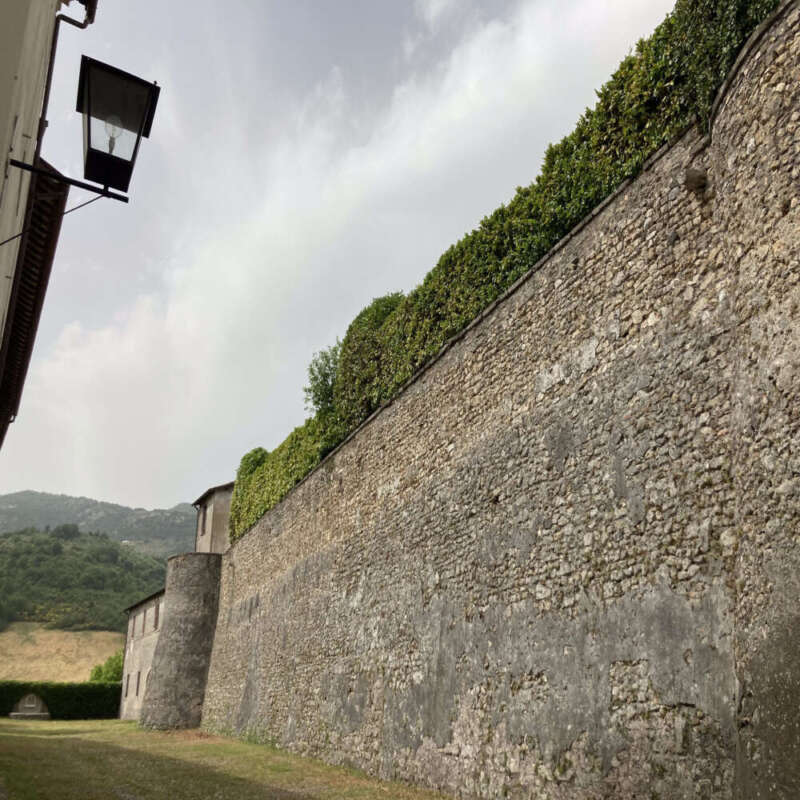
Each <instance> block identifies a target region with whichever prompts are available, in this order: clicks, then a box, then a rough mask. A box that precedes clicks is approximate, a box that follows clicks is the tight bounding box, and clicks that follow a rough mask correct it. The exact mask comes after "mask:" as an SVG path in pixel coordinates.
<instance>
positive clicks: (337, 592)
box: [162, 2, 800, 799]
mask: <svg viewBox="0 0 800 800" xmlns="http://www.w3.org/2000/svg"><path fill="white" fill-rule="evenodd" d="M797 8H798V5H797V3H796V2H792V3H788V4H787V5H786V6H784V12H783V14H782V16H781V17H780V19H779V20H778V21H776V22H775V23H774V24H773V26H772V27H771V28H770V30H769V31H768V33H767V35H766V36H764V37H763V38H762V39H760V40H759V41H758V43H757V44H755V45H754V47H753V49H752V50H751V52H750V53H749V55H748V56H747V59H746V61H745V62H744V66H743V68H742V69H741V70H740V71H739V72H738V73H737V75H736V76H735V78H734V80H733V82H732V84H731V87H730V88H729V89H728V92H727V94H726V100H725V102H724V103H723V104H722V106H721V107H720V109H719V113H718V116H717V118H716V121H715V123H714V127H713V130H712V137H711V140H710V144H709V142H708V141H707V140H703V139H701V137H700V135H699V134H698V133H696V132H689V133H687V134H686V135H685V136H684V137H683V138H682V139H681V140H680V141H679V142H677V143H676V144H674V145H673V146H672V147H671V148H669V149H668V150H666V151H665V152H663V153H660V154H658V157H657V158H655V159H653V160H652V162H651V163H650V165H649V167H648V169H647V170H646V171H645V172H644V173H643V174H642V175H641V176H640V177H639V178H638V179H637V180H636V181H635V182H633V183H632V184H630V185H628V186H625V187H623V189H622V190H621V191H620V192H618V193H617V194H616V195H615V196H614V197H613V198H612V199H611V200H610V201H609V202H608V203H607V204H605V205H604V206H603V207H601V209H599V210H598V211H597V212H595V214H594V215H592V217H591V218H590V219H589V220H588V221H587V222H586V223H585V224H584V225H582V226H581V227H580V228H579V229H578V230H577V231H575V232H574V233H573V234H572V235H571V236H570V237H568V239H567V240H565V242H563V243H562V244H561V245H560V246H559V247H558V248H556V250H555V251H554V252H553V253H552V254H551V255H550V256H548V257H547V258H546V259H545V260H544V261H543V263H542V264H540V265H539V266H538V267H537V269H535V270H534V271H533V272H532V273H531V274H529V275H528V276H526V278H525V279H523V280H522V281H520V283H519V284H518V285H517V286H516V287H514V288H513V289H512V291H511V292H510V293H509V294H508V295H507V296H506V297H505V298H504V299H503V300H501V301H500V302H499V303H497V304H495V305H494V306H493V307H492V308H491V309H490V310H489V311H488V312H487V313H486V314H485V315H483V317H482V318H481V319H480V320H478V321H477V322H476V323H475V324H474V325H472V326H471V327H470V328H469V329H468V331H467V332H466V333H465V334H464V335H462V336H460V337H459V338H458V339H457V340H456V341H455V342H453V343H452V344H451V346H450V347H449V348H448V349H447V350H446V351H445V352H444V353H443V354H442V355H441V356H440V357H439V358H438V360H436V361H435V362H434V363H433V364H432V365H431V366H430V367H429V368H427V369H426V370H425V371H424V372H423V373H422V374H421V375H419V376H418V378H417V379H416V380H415V381H414V382H413V383H412V384H411V385H410V386H409V387H408V388H407V389H406V391H405V392H404V393H403V394H402V395H401V396H400V397H398V398H397V399H396V400H395V401H394V402H393V403H392V404H390V405H389V406H388V407H386V408H384V409H383V410H382V411H381V412H380V413H378V414H377V415H375V416H374V417H373V418H372V419H371V420H370V421H369V422H368V423H367V424H366V425H365V426H364V427H363V428H362V429H361V430H360V431H359V432H358V434H357V435H356V436H355V437H353V438H352V439H350V440H349V441H348V442H347V443H345V445H344V446H343V447H342V448H340V449H339V450H338V451H336V452H335V453H334V454H333V455H332V456H331V457H329V458H328V459H327V460H326V461H325V462H324V463H323V464H322V465H321V466H320V467H319V468H318V469H317V470H316V471H315V472H313V473H312V474H311V475H310V476H309V477H308V478H307V479H306V480H305V481H303V482H302V483H301V484H300V485H299V486H298V487H296V489H295V490H294V491H293V492H291V493H290V494H289V495H288V496H287V497H286V498H285V500H284V501H283V502H282V503H281V504H280V505H279V506H277V507H276V508H274V509H272V510H271V511H270V512H268V513H267V514H266V515H265V516H264V517H262V519H261V520H260V521H259V522H258V524H257V525H256V526H254V528H253V529H252V530H251V531H250V532H249V533H248V534H247V535H246V536H245V537H244V538H243V539H241V540H240V541H238V542H237V543H236V544H235V545H234V546H233V547H232V548H231V549H230V551H229V552H228V553H226V554H225V555H224V556H223V558H222V567H221V587H220V598H219V615H218V618H217V624H216V634H215V639H214V647H213V653H212V657H211V666H210V669H209V674H208V687H207V691H206V700H205V706H204V709H203V725H204V726H205V727H206V728H208V729H211V730H216V731H224V732H232V733H247V734H249V735H253V736H258V737H261V738H264V739H268V740H273V741H275V742H277V743H278V744H280V745H281V746H284V747H288V748H290V749H292V750H295V751H298V752H304V753H310V754H314V755H318V756H321V757H323V758H325V759H326V760H328V761H333V762H340V763H348V764H354V765H357V766H359V767H362V768H364V769H366V770H368V771H370V772H372V773H376V774H379V775H381V776H383V777H387V778H400V779H405V780H409V781H413V782H417V783H423V784H428V785H431V786H434V787H437V788H441V789H443V790H445V791H447V792H449V793H452V794H455V795H458V796H463V797H487V798H488V797H502V796H506V797H520V798H522V797H530V796H536V797H541V798H553V799H556V798H599V797H611V796H613V797H615V798H634V797H648V798H650V797H663V798H678V797H698V798H730V797H732V796H733V795H734V792H735V791H737V790H736V789H735V787H737V786H738V787H739V788H738V791H739V794H740V795H741V796H743V797H786V798H789V797H796V796H798V794H800V790H798V786H797V784H796V783H795V781H796V771H793V770H796V766H794V765H796V764H797V763H798V760H797V755H796V754H797V747H798V741H800V736H798V730H797V722H796V720H795V719H794V718H793V716H792V713H793V711H794V710H795V709H796V708H797V694H798V685H799V684H800V678H799V677H798V675H800V664H798V655H797V654H798V647H797V643H796V633H795V632H796V630H797V617H796V614H797V611H796V597H797V586H796V582H797V577H796V576H797V574H798V572H797V566H798V563H797V559H798V552H799V551H798V547H797V541H798V534H799V529H798V519H800V508H798V499H797V491H796V489H797V487H796V486H795V483H796V481H797V480H798V478H797V476H798V475H800V462H799V461H798V451H800V438H798V437H799V434H798V428H799V427H800V424H799V423H798V414H799V413H800V412H799V411H798V408H800V406H799V405H798V403H797V399H798V398H797V392H798V370H800V339H798V334H797V330H798V316H800V312H798V300H799V299H800V298H799V297H798V279H799V278H800V263H799V262H798V250H799V249H800V245H799V243H798V222H800V210H798V190H797V187H798V172H799V171H800V142H799V141H798V127H797V120H798V111H797V109H798V108H800V102H798V99H800V98H798V94H797V92H798V83H797V75H798V74H800V63H799V62H800V45H799V44H798V34H799V33H800V12H798V10H797ZM689 167H692V168H694V169H697V170H708V177H709V185H708V186H707V187H706V188H705V189H702V188H700V189H693V190H690V189H688V188H687V187H686V185H685V182H684V181H685V176H686V170H687V168H689ZM793 637H795V638H793ZM162 638H163V637H162ZM786 703H791V706H790V707H789V708H788V709H786V708H785V707H784V704H786ZM739 731H742V732H743V733H742V734H741V735H739ZM792 759H794V761H792Z"/></svg>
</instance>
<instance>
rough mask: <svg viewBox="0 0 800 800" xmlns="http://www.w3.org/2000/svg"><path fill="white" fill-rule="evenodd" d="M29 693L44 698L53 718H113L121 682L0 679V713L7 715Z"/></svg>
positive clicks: (119, 695) (116, 714) (120, 691)
mask: <svg viewBox="0 0 800 800" xmlns="http://www.w3.org/2000/svg"><path fill="white" fill-rule="evenodd" d="M31 693H32V694H35V695H38V696H39V697H41V698H42V700H44V702H45V705H46V706H47V710H48V711H49V712H50V716H51V717H52V718H53V719H116V718H117V717H118V716H119V703H120V697H121V693H122V684H121V683H51V682H49V681H0V716H3V717H7V716H8V715H9V714H10V713H11V712H12V711H13V710H14V706H15V705H16V704H17V703H18V702H19V701H20V700H21V699H22V698H23V697H24V696H25V695H26V694H31Z"/></svg>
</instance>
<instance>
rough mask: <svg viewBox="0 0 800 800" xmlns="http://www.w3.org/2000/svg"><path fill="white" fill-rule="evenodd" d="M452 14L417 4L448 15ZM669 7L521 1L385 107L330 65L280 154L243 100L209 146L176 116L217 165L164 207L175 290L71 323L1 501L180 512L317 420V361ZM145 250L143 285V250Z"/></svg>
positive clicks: (22, 423)
mask: <svg viewBox="0 0 800 800" xmlns="http://www.w3.org/2000/svg"><path fill="white" fill-rule="evenodd" d="M452 5H453V3H451V2H445V0H428V2H425V3H423V2H418V3H417V6H416V8H417V11H418V12H419V13H420V14H421V15H423V16H424V19H425V20H426V21H428V22H429V24H431V25H434V24H438V23H439V22H440V21H441V20H443V19H444V18H445V15H446V14H447V12H448V9H450V8H451V6H452ZM660 5H661V7H660V9H658V8H654V4H653V2H652V0H646V2H645V0H642V1H641V2H629V3H626V4H620V3H612V2H610V0H609V1H608V2H601V0H576V1H575V2H573V3H571V4H570V5H569V6H568V7H565V6H564V5H563V4H559V5H558V9H557V11H556V9H555V7H554V6H548V5H545V4H543V3H541V2H528V3H521V4H520V5H519V7H518V8H517V9H516V11H515V13H514V14H513V15H511V16H510V17H508V18H506V19H504V20H490V21H488V22H486V23H485V24H482V25H480V26H478V27H475V28H474V29H473V30H471V32H470V33H469V34H468V35H465V37H464V38H463V39H462V40H461V41H460V42H459V43H458V44H457V46H456V47H454V48H453V49H452V50H451V51H450V52H449V53H447V54H446V55H445V56H444V57H442V58H441V59H440V60H439V62H438V64H437V65H436V67H435V69H433V70H432V71H430V72H428V73H426V74H421V75H410V76H406V77H405V78H404V79H403V80H402V81H400V82H399V83H398V84H397V85H396V86H395V87H394V89H393V91H392V92H391V93H389V94H388V95H387V97H386V102H385V105H384V107H383V108H382V109H378V110H377V111H376V110H375V109H370V110H369V113H368V114H366V113H362V110H360V109H359V108H358V107H357V105H356V104H355V102H354V101H353V100H352V98H351V96H350V95H349V93H348V86H347V83H346V81H345V79H344V76H343V75H342V73H341V71H340V70H339V69H338V68H336V67H335V66H332V67H331V69H330V72H329V74H328V76H327V77H326V78H325V79H324V80H323V81H321V82H320V84H319V85H318V86H317V87H316V88H315V90H314V91H313V92H311V93H310V94H309V95H308V96H307V97H306V98H303V99H302V100H301V102H299V103H298V104H297V106H296V108H295V109H294V111H293V113H292V114H289V115H285V116H284V117H283V118H282V120H281V122H282V126H283V133H282V134H281V135H280V136H272V137H267V138H266V139H265V141H264V142H261V141H259V138H258V137H257V136H254V135H253V131H252V130H245V131H242V130H241V129H240V128H239V127H238V123H239V116H240V115H239V114H238V112H237V111H236V109H235V108H234V109H229V110H228V111H227V112H226V114H225V115H224V117H223V118H222V119H219V120H218V121H217V122H216V125H215V128H214V129H213V130H209V131H207V132H203V131H201V132H199V133H200V135H198V136H196V137H195V139H196V142H195V143H194V145H193V143H192V141H190V140H188V139H187V138H186V137H185V136H183V133H182V132H183V131H184V130H185V127H186V126H185V125H184V124H183V123H182V121H181V118H180V111H179V109H178V108H177V107H176V106H173V107H171V108H170V113H169V125H168V131H169V138H170V139H171V140H173V141H174V140H175V139H176V138H178V137H180V138H181V141H182V146H183V147H184V148H187V151H188V152H187V153H186V157H187V159H188V161H187V162H185V163H202V165H203V168H202V170H193V171H191V175H190V181H191V182H190V186H189V189H188V192H187V191H186V190H182V189H181V190H180V191H181V192H182V193H181V194H178V195H177V196H176V197H170V198H165V202H166V201H167V200H168V201H169V208H170V214H171V215H173V217H172V218H173V222H174V230H173V239H172V241H173V249H172V252H170V253H165V254H164V259H163V267H164V269H166V273H165V275H164V280H163V283H162V285H161V286H160V288H159V289H158V290H149V291H148V293H147V294H142V295H140V296H137V297H134V298H133V299H131V300H130V301H129V302H128V304H127V307H126V309H125V310H124V311H123V312H122V313H121V314H120V315H118V316H117V318H115V319H114V320H113V321H111V322H110V323H107V324H103V325H101V326H99V327H96V328H89V327H86V326H82V325H80V324H71V325H69V326H67V327H65V329H64V330H63V331H62V333H61V335H60V337H59V338H58V341H57V343H56V344H55V346H53V347H52V348H50V349H49V350H47V351H45V352H42V353H39V354H37V357H36V358H35V359H34V362H33V364H32V368H31V371H30V375H29V379H28V384H27V386H26V390H25V394H24V397H23V404H22V409H21V416H20V418H19V420H18V421H17V422H15V423H14V424H13V425H12V426H11V429H10V431H9V434H8V436H7V440H6V444H5V446H4V449H3V454H2V461H1V462H0V486H2V487H3V489H2V491H11V490H12V489H21V488H36V489H42V490H49V491H64V492H68V493H76V494H86V495H90V496H96V497H101V498H107V499H114V500H118V501H121V502H125V503H129V504H139V505H171V504H173V503H175V502H178V501H179V500H185V499H190V498H191V497H192V496H196V495H197V494H199V493H200V491H202V490H203V489H204V488H205V486H206V485H211V484H213V483H218V482H221V481H224V480H227V479H230V478H231V477H232V476H233V473H234V471H235V469H236V466H237V464H238V459H239V457H240V456H241V455H242V454H243V453H244V452H245V451H246V450H248V449H250V448H251V447H254V446H256V445H264V446H267V447H273V446H275V445H276V444H278V443H279V442H280V441H281V440H282V439H283V438H284V436H285V435H286V434H287V433H288V432H289V430H290V429H291V427H292V426H293V425H296V424H299V423H300V422H301V421H302V418H303V410H302V385H303V382H304V379H305V370H306V366H307V364H308V361H309V359H310V357H311V354H312V353H313V352H314V351H316V350H319V349H320V348H321V347H323V346H326V345H328V344H330V343H332V342H333V340H334V338H335V336H336V335H337V334H338V335H343V334H344V332H345V329H346V326H347V324H348V322H349V321H350V320H351V319H352V318H353V316H354V315H355V314H356V313H357V312H358V311H359V310H360V308H362V307H363V306H364V305H366V304H367V303H368V302H369V301H370V300H371V299H372V298H373V297H375V296H378V295H381V294H385V293H386V292H389V291H393V290H397V289H403V290H408V289H410V288H411V287H413V285H414V284H415V283H416V282H418V281H419V280H421V278H422V277H423V275H424V274H425V272H427V271H428V270H429V269H430V268H431V267H432V266H433V265H434V263H435V260H436V258H437V256H438V255H439V254H440V253H441V252H442V251H443V250H444V249H445V248H446V247H447V246H448V245H449V244H451V243H452V242H454V241H456V240H457V239H458V238H459V237H460V236H461V235H463V234H464V233H465V232H466V231H467V230H469V228H471V227H473V226H474V225H475V224H477V222H478V221H479V220H480V218H481V217H482V216H483V215H484V214H486V213H489V212H490V211H491V210H492V209H493V208H495V207H496V206H497V205H498V204H499V203H500V202H503V201H505V200H507V199H509V197H510V195H511V194H512V192H513V187H514V186H516V185H518V184H526V183H528V182H530V181H531V180H532V179H533V178H534V177H535V174H536V172H537V171H538V165H539V162H540V159H541V157H542V154H543V151H544V148H545V146H546V144H547V143H548V142H549V141H552V140H554V139H556V138H558V137H560V136H561V135H563V134H564V133H566V132H567V131H568V130H569V129H570V128H571V126H572V123H573V122H574V120H575V119H576V118H577V116H578V115H579V114H580V112H581V111H582V110H583V108H584V106H585V105H586V104H587V103H590V102H592V98H593V89H594V88H596V87H597V86H599V85H600V83H602V82H603V81H604V80H605V79H606V78H607V77H608V75H609V74H610V72H611V70H612V69H613V67H614V66H615V65H616V63H617V62H618V61H619V59H620V58H621V57H622V56H623V55H624V54H625V52H627V50H628V48H629V46H630V45H631V44H632V43H633V41H634V40H635V38H636V37H637V36H640V35H643V34H646V33H648V32H649V31H650V30H651V29H652V27H653V26H654V25H655V24H656V23H657V22H658V21H659V20H660V18H661V17H662V16H663V14H664V13H666V11H667V10H668V9H669V7H670V5H671V0H670V2H664V1H663V0H662V2H661V4H660ZM398 47H399V48H400V47H402V41H401V35H400V34H399V33H398ZM214 142H217V143H219V142H222V143H224V144H225V147H223V148H219V147H218V148H217V149H216V150H214V149H213V143H214ZM192 146H194V147H196V148H197V149H195V150H194V151H192V150H190V148H191V147H192ZM209 152H213V153H215V154H217V153H218V154H219V155H217V156H216V157H215V158H213V159H209V158H207V153H209ZM137 180H139V181H140V182H143V183H146V181H153V182H154V187H153V188H154V189H155V188H156V187H157V186H161V185H164V183H166V184H169V182H170V181H173V185H175V186H178V187H181V186H182V185H183V183H186V182H187V180H188V179H186V178H185V177H181V178H176V177H175V176H174V175H171V174H164V175H163V176H159V175H158V174H154V173H151V174H149V175H146V176H142V175H140V176H138V178H137ZM150 197H151V198H152V201H153V202H156V201H157V200H158V191H153V192H151V195H150ZM181 212H182V213H183V216H182V217H181V216H178V215H179V214H180V213H181ZM155 213H157V212H156V211H155V210H154V214H155ZM127 250H128V252H125V253H123V254H122V255H121V257H122V258H124V259H127V261H126V264H127V267H126V268H127V269H129V270H130V271H131V272H132V273H134V272H135V271H136V268H137V264H136V254H137V248H136V246H132V247H128V248H127Z"/></svg>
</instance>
